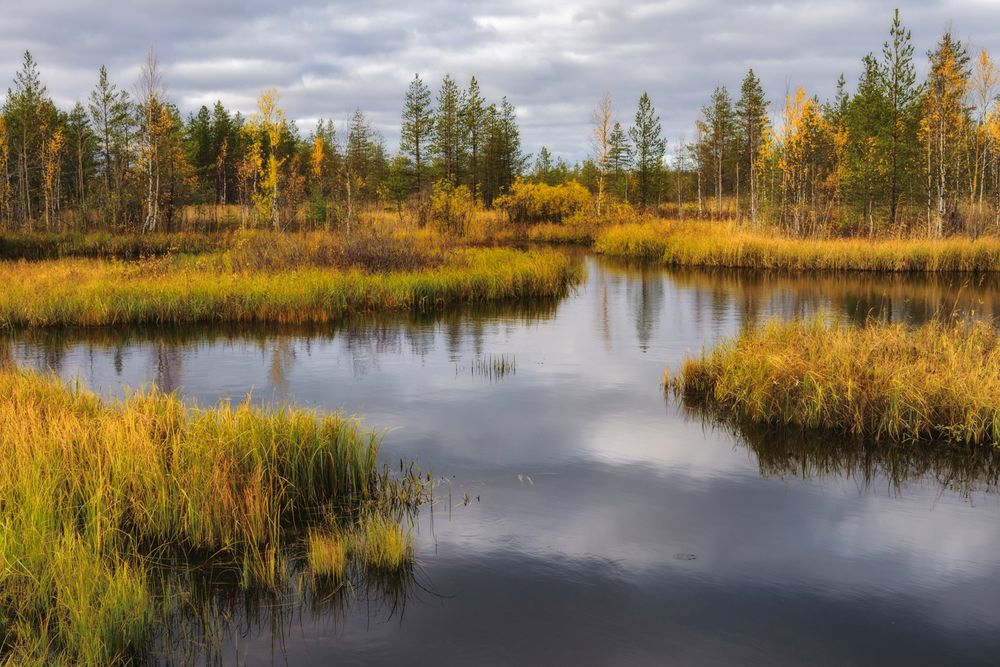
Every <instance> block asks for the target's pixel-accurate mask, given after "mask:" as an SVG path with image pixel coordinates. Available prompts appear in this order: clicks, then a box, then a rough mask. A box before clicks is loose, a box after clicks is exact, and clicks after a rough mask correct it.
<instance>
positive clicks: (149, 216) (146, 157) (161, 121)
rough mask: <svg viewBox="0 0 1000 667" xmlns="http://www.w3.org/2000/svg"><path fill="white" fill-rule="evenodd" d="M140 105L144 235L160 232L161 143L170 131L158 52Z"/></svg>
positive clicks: (145, 70) (143, 82) (147, 65)
mask: <svg viewBox="0 0 1000 667" xmlns="http://www.w3.org/2000/svg"><path fill="white" fill-rule="evenodd" d="M136 92H137V97H138V105H139V114H140V120H139V163H140V165H142V170H143V173H144V174H145V177H146V195H145V198H146V206H145V208H146V219H145V220H144V221H143V223H142V231H143V232H152V231H155V230H156V225H157V223H158V222H159V215H160V208H159V207H160V166H161V161H160V158H161V156H160V140H161V139H162V137H163V135H164V134H165V132H166V131H167V129H168V125H169V123H170V119H169V115H168V113H167V110H166V105H165V97H166V95H165V92H164V89H163V76H162V74H161V73H160V62H159V59H158V58H157V56H156V52H155V51H153V50H152V49H150V51H149V53H148V54H147V55H146V60H145V62H144V63H143V66H142V69H141V70H140V72H139V82H138V84H137V85H136Z"/></svg>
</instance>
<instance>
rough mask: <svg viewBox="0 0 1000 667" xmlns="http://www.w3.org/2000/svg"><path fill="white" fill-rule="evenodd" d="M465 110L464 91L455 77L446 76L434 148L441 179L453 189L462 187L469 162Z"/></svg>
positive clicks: (440, 101)
mask: <svg viewBox="0 0 1000 667" xmlns="http://www.w3.org/2000/svg"><path fill="white" fill-rule="evenodd" d="M463 106H464V105H463V100H462V91H461V90H459V88H458V86H457V85H456V84H455V80H454V79H452V78H451V76H449V75H445V77H444V80H443V81H442V82H441V89H440V91H438V104H437V112H436V114H435V116H434V137H433V148H434V155H435V159H436V163H437V164H436V166H437V171H438V175H439V176H440V177H441V178H443V179H445V180H446V181H448V182H449V183H451V184H452V185H455V184H457V183H458V177H459V172H460V170H461V168H462V163H463V162H464V161H465V160H464V158H465V143H466V142H465V138H466V133H465V131H464V128H463V123H462V120H463V119H462V108H463Z"/></svg>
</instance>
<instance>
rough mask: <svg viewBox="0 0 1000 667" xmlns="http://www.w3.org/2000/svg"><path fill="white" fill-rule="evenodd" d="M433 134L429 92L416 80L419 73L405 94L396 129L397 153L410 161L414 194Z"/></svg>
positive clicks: (422, 182) (422, 172)
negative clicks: (407, 157) (397, 130)
mask: <svg viewBox="0 0 1000 667" xmlns="http://www.w3.org/2000/svg"><path fill="white" fill-rule="evenodd" d="M433 131H434V116H433V113H432V110H431V91H430V89H429V88H427V86H426V85H425V84H424V82H423V81H421V80H420V75H419V74H414V75H413V81H411V82H410V87H409V88H408V89H407V91H406V98H405V99H404V101H403V124H402V126H401V127H400V139H399V152H400V153H402V154H404V155H407V156H409V157H410V159H411V160H412V161H413V175H414V178H415V183H414V186H415V188H416V190H417V191H418V192H420V191H421V189H422V188H423V185H424V180H425V179H424V165H425V163H426V161H427V157H428V156H427V153H428V150H429V148H430V144H431V140H432V134H433Z"/></svg>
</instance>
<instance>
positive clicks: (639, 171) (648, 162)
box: [629, 93, 667, 205]
mask: <svg viewBox="0 0 1000 667" xmlns="http://www.w3.org/2000/svg"><path fill="white" fill-rule="evenodd" d="M629 136H630V137H631V138H632V146H633V147H634V150H635V153H634V155H635V171H636V177H637V179H638V181H639V182H638V186H639V192H638V199H639V203H640V204H646V205H648V204H649V203H650V202H651V201H652V194H653V185H654V180H655V178H656V174H657V173H658V172H659V170H660V167H661V165H662V163H663V154H664V153H665V152H666V150H667V142H666V141H665V140H664V139H663V136H662V127H661V125H660V117H659V116H657V115H656V110H655V109H654V108H653V103H652V102H650V100H649V94H648V93H643V94H642V97H640V98H639V108H638V109H637V110H636V112H635V123H634V124H633V125H632V127H631V128H629Z"/></svg>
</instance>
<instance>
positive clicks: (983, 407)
mask: <svg viewBox="0 0 1000 667" xmlns="http://www.w3.org/2000/svg"><path fill="white" fill-rule="evenodd" d="M674 387H675V389H676V390H677V391H678V392H679V393H681V394H682V395H684V396H685V397H686V398H690V399H695V400H704V401H707V402H709V403H710V404H711V405H712V406H713V407H714V408H715V409H717V410H718V411H720V412H722V413H723V414H724V415H725V416H731V417H734V418H737V419H746V420H748V421H750V422H754V423H764V424H771V425H794V426H797V427H802V428H806V429H827V430H832V431H836V432H841V433H844V434H848V435H850V436H853V437H856V438H859V439H865V440H872V441H876V442H889V443H900V444H916V443H924V442H943V443H948V444H951V445H965V446H983V447H997V446H1000V337H998V333H997V330H996V329H995V328H994V327H993V326H992V325H991V324H990V323H985V322H964V321H956V322H953V323H943V322H941V321H932V322H930V323H928V324H925V325H922V326H920V327H917V328H915V329H911V328H908V327H906V326H904V325H901V324H886V323H880V322H876V321H870V322H869V323H867V324H866V325H865V326H862V327H849V326H841V325H839V324H838V323H836V322H827V321H824V320H823V319H822V318H821V317H817V318H815V319H812V320H797V321H791V322H787V323H778V322H772V323H769V324H767V325H766V326H764V327H761V328H748V329H745V330H744V331H743V332H742V333H741V334H739V335H738V336H737V337H736V338H734V339H732V340H730V341H727V342H724V343H722V344H720V345H719V346H718V347H716V348H715V349H713V350H712V351H711V352H707V353H703V354H702V356H701V357H700V358H693V359H688V360H687V361H686V362H685V363H684V366H683V369H682V371H681V374H680V376H679V377H678V378H676V380H675V381H674Z"/></svg>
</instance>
